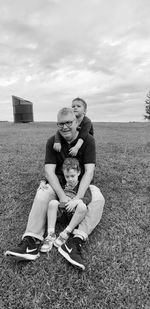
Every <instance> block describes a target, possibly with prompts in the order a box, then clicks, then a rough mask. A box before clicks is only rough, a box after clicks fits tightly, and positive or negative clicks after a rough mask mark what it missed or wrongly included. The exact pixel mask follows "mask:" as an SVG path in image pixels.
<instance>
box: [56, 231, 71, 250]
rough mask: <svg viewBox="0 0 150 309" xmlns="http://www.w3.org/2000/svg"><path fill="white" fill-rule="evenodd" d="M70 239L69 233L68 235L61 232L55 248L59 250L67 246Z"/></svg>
mask: <svg viewBox="0 0 150 309" xmlns="http://www.w3.org/2000/svg"><path fill="white" fill-rule="evenodd" d="M68 238H69V233H67V232H66V231H63V232H61V233H60V234H59V236H58V237H57V239H56V240H55V242H54V246H55V247H57V248H59V247H61V246H62V245H63V244H65V242H66V241H67V239H68Z"/></svg>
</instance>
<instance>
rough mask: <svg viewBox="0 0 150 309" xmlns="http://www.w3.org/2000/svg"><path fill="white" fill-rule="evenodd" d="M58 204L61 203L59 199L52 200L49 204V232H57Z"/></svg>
mask: <svg viewBox="0 0 150 309" xmlns="http://www.w3.org/2000/svg"><path fill="white" fill-rule="evenodd" d="M58 205H59V202H58V201H57V200H52V201H50V202H49V204H48V211H47V227H48V234H49V233H51V232H53V233H54V232H55V225H56V220H57V211H58Z"/></svg>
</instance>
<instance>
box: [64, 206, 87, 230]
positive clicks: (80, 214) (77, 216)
mask: <svg viewBox="0 0 150 309" xmlns="http://www.w3.org/2000/svg"><path fill="white" fill-rule="evenodd" d="M86 212H87V207H86V205H85V204H84V203H83V202H80V203H79V204H78V205H77V207H76V210H75V213H74V214H73V216H72V218H71V221H70V223H69V224H68V226H67V228H66V230H68V232H70V233H71V232H72V231H73V230H74V228H75V227H76V226H77V225H78V224H79V223H80V222H81V221H82V220H83V218H84V217H85V215H86Z"/></svg>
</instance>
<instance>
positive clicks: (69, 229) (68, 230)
mask: <svg viewBox="0 0 150 309" xmlns="http://www.w3.org/2000/svg"><path fill="white" fill-rule="evenodd" d="M65 231H66V232H67V233H71V232H72V230H71V228H70V227H69V225H68V226H67V227H66V228H65Z"/></svg>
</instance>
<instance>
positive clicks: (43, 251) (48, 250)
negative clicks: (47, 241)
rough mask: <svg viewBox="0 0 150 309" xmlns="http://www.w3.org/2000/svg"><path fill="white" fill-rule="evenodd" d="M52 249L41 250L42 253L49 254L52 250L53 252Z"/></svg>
mask: <svg viewBox="0 0 150 309" xmlns="http://www.w3.org/2000/svg"><path fill="white" fill-rule="evenodd" d="M52 248H53V246H52V247H51V248H50V249H47V250H46V249H45V250H44V249H40V252H42V253H47V252H50V251H51V250H52Z"/></svg>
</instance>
